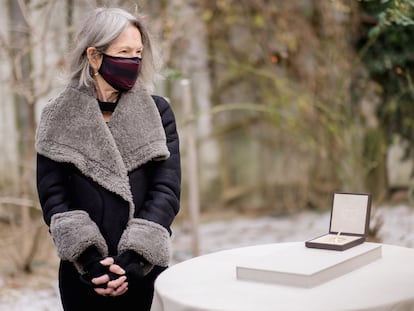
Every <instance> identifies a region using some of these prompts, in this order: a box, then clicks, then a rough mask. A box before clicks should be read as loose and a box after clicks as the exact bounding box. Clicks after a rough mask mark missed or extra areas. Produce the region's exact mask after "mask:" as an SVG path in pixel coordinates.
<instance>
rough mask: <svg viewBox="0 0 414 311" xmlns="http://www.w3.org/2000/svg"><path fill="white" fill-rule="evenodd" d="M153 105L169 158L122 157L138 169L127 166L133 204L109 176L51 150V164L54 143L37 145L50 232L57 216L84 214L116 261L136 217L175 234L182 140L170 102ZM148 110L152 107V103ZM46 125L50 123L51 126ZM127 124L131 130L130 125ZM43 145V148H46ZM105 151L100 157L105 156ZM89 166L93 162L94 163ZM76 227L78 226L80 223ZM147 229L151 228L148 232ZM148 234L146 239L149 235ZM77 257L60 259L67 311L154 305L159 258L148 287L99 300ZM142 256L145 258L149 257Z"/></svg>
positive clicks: (40, 185)
mask: <svg viewBox="0 0 414 311" xmlns="http://www.w3.org/2000/svg"><path fill="white" fill-rule="evenodd" d="M72 91H73V90H72ZM87 95H90V94H87ZM80 96H81V97H82V98H83V97H85V96H84V94H81V95H80ZM152 99H153V102H155V105H156V108H157V111H158V112H159V115H160V117H161V123H162V128H163V129H164V132H165V138H166V146H167V148H168V151H169V157H168V156H167V157H164V158H162V159H161V160H160V159H157V158H154V159H144V160H142V161H141V160H139V161H140V162H134V161H135V160H130V159H129V158H128V159H127V160H125V158H126V157H123V159H124V161H125V162H128V161H129V162H131V163H133V164H130V165H129V164H128V163H129V162H128V163H127V165H126V167H127V176H128V183H129V188H130V193H131V194H132V202H131V200H128V195H123V194H124V192H122V191H123V190H122V189H121V191H116V185H114V188H115V190H114V189H112V187H111V186H110V185H111V183H110V182H109V183H108V182H107V180H106V179H105V178H106V176H107V175H104V177H105V178H102V179H100V177H99V175H98V177H96V176H95V175H94V174H93V173H92V174H90V175H89V174H85V171H87V172H88V170H85V168H84V166H83V162H82V161H73V163H72V162H71V160H65V158H64V156H65V152H63V151H62V152H60V154H62V155H63V156H62V157H63V159H62V158H61V157H59V156H55V155H56V154H58V155H59V153H56V152H55V150H52V149H53V148H50V149H51V150H52V151H50V154H53V156H52V158H51V157H49V156H48V152H49V151H47V150H46V151H45V148H46V149H47V148H48V147H44V146H48V144H46V143H45V142H47V141H48V139H49V138H47V139H44V138H39V139H38V141H41V143H38V144H39V146H38V147H37V149H38V156H37V187H38V194H39V199H40V203H41V206H42V210H43V216H44V220H45V222H46V224H47V225H48V226H51V225H52V224H53V222H52V219H53V216H54V215H70V212H71V211H85V212H86V213H87V214H88V215H89V217H90V219H91V220H92V222H93V223H94V224H96V226H97V228H98V229H99V232H100V233H101V234H102V237H103V239H104V241H105V243H106V246H107V254H105V255H116V254H117V253H118V252H119V244H120V240H121V239H123V238H122V235H123V234H124V233H125V231H128V230H129V229H128V224H129V222H130V220H131V217H133V218H134V219H140V220H141V219H142V220H143V221H145V223H144V224H147V223H149V224H150V225H151V224H155V226H156V229H157V230H159V228H165V231H166V232H168V233H169V234H170V233H171V229H170V226H171V224H172V222H173V220H174V218H175V216H176V214H177V213H178V211H179V200H180V182H181V173H180V170H181V168H180V152H179V137H178V134H177V130H176V124H175V117H174V114H173V112H172V110H171V107H170V106H169V104H168V102H167V101H166V100H164V99H163V98H162V97H158V96H153V97H152ZM88 100H89V102H90V101H91V100H90V98H88ZM145 104H148V101H146V102H145ZM96 105H97V103H96ZM118 105H119V104H118ZM116 109H121V107H119V106H118V107H117V108H116ZM49 110H51V109H49ZM54 113H55V112H54ZM115 113H116V110H115ZM55 114H56V113H55ZM45 119H46V117H45ZM43 122H44V123H46V121H43ZM137 122H138V121H137ZM125 123H126V124H128V125H129V123H128V122H125ZM39 132H41V130H39ZM113 132H114V131H113ZM123 134H126V133H123ZM41 135H43V134H42V133H38V136H41ZM149 135H150V134H149ZM114 137H115V141H116V143H117V144H118V147H120V146H119V142H118V141H117V140H116V134H114ZM42 139H43V141H42ZM41 144H43V147H42V145H41ZM62 145H63V144H62ZM146 145H148V144H146ZM120 148H121V147H120ZM55 149H56V148H55ZM102 149H105V145H103V146H102ZM102 149H99V150H97V151H96V152H98V153H99V152H102ZM153 149H156V148H153ZM121 151H122V150H121ZM78 153H79V152H78V151H77V154H78ZM81 153H82V152H81ZM161 153H162V152H161ZM164 153H165V152H164ZM121 154H122V152H121ZM128 156H129V155H128ZM89 160H90V159H88V161H89ZM137 161H138V160H137ZM90 162H93V161H92V160H90ZM141 162H142V163H141ZM136 163H138V164H136ZM104 165H106V164H105V163H102V166H104ZM114 184H115V182H114ZM127 190H128V189H127ZM126 193H127V194H128V193H129V192H128V191H126ZM131 211H132V212H131ZM131 213H132V214H131ZM56 219H57V217H56ZM56 223H57V221H56ZM74 223H75V226H76V222H74ZM88 225H89V224H88ZM150 227H151V226H150ZM139 228H141V227H139ZM144 228H147V227H146V226H144ZM51 229H53V228H51ZM64 230H67V229H64ZM81 230H82V227H80V231H79V233H78V234H79V238H81V236H82V232H81ZM131 230H132V229H131ZM140 230H141V229H140ZM145 230H146V229H145ZM145 230H144V233H148V232H147V231H145ZM161 231H162V230H161ZM58 232H60V231H58ZM135 232H137V231H134V230H132V231H130V233H135ZM138 232H141V231H138ZM154 232H157V231H154ZM132 235H133V234H132ZM151 235H153V232H152V231H151V232H150V234H147V235H145V236H150V237H151ZM52 236H53V230H52ZM129 236H131V234H130V235H129ZM53 238H54V240H55V239H59V238H60V237H55V236H53ZM154 238H156V237H154ZM74 239H75V240H76V239H77V235H76V232H75V233H74ZM133 239H134V241H132V242H131V243H132V244H133V243H135V240H139V239H140V236H136V235H135V236H133ZM131 243H129V241H128V243H126V244H125V245H127V246H125V247H126V248H128V245H131ZM137 243H138V246H137V249H138V250H137V249H136V248H134V247H135V246H133V247H132V248H133V249H134V250H136V251H137V252H138V251H139V247H140V246H139V245H141V244H140V243H141V242H137ZM143 243H144V244H145V247H144V248H147V247H149V246H151V244H152V243H153V241H148V242H146V241H144V242H143ZM57 244H59V243H57ZM155 244H157V243H155ZM80 250H82V249H81V248H79V249H76V252H78V253H79V251H80ZM76 252H75V253H74V254H71V255H69V257H65V256H66V255H64V256H61V257H63V260H62V262H61V267H60V272H59V284H60V290H61V297H62V302H63V305H64V306H65V310H83V309H85V310H86V309H87V308H88V307H91V306H92V307H93V309H96V310H98V308H100V310H103V309H104V310H106V308H108V309H110V308H115V309H116V310H121V308H124V307H125V306H130V305H134V306H135V309H134V310H147V309H149V306H150V304H151V300H152V293H153V282H154V280H155V278H156V277H157V275H158V274H159V273H160V272H161V271H163V269H165V267H166V265H165V264H162V265H159V264H157V263H158V262H157V258H155V260H154V262H152V258H146V259H148V260H149V262H150V263H152V264H154V265H155V267H154V269H152V271H151V272H150V273H149V274H147V275H146V277H145V278H144V280H143V282H142V283H141V284H139V285H135V288H134V287H133V288H129V290H128V292H127V294H125V295H123V296H121V297H116V298H107V297H102V296H99V295H96V294H95V293H94V292H93V290H92V289H91V288H89V287H87V286H85V285H84V284H83V283H81V282H80V281H79V275H80V272H79V269H77V267H76V264H74V261H76V256H77V255H79V254H78V253H76ZM58 253H59V250H58ZM141 255H143V256H144V257H146V253H145V251H144V253H142V254H141ZM71 256H72V257H73V260H72V257H71ZM149 257H151V256H149ZM161 266H162V267H161ZM123 304H125V306H123ZM139 306H141V307H142V308H140V307H139ZM102 308H103V309H102ZM115 309H114V310H115ZM122 310H126V309H122Z"/></svg>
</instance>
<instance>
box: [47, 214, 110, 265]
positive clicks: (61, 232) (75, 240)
mask: <svg viewBox="0 0 414 311" xmlns="http://www.w3.org/2000/svg"><path fill="white" fill-rule="evenodd" d="M50 232H51V235H52V238H53V242H54V243H55V245H56V248H57V252H58V256H59V257H60V258H61V259H62V260H68V261H71V262H75V261H76V259H77V258H78V257H79V255H80V254H82V253H83V252H84V251H85V250H86V249H87V248H88V247H89V246H91V245H94V246H95V247H96V248H97V250H98V251H99V252H100V253H101V254H102V256H107V255H108V246H107V245H106V242H105V239H104V238H103V236H102V234H101V232H100V231H99V229H98V226H97V225H96V224H95V223H94V222H93V221H92V220H91V218H90V217H89V215H88V213H87V212H85V211H80V210H75V211H69V212H64V213H59V214H55V215H53V216H52V220H51V223H50Z"/></svg>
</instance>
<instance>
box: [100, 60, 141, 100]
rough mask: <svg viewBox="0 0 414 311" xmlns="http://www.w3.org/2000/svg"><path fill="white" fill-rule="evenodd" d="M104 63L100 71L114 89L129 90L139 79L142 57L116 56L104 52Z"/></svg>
mask: <svg viewBox="0 0 414 311" xmlns="http://www.w3.org/2000/svg"><path fill="white" fill-rule="evenodd" d="M102 56H103V58H102V64H101V67H100V68H99V70H98V72H99V74H100V75H101V76H102V78H104V79H105V81H106V82H108V83H109V84H110V85H111V86H112V87H113V88H114V89H116V90H118V91H120V92H126V91H129V90H130V89H131V88H132V87H133V86H134V84H135V82H136V81H137V78H138V75H139V72H140V69H141V60H142V59H141V58H140V57H116V56H110V55H107V54H104V53H102Z"/></svg>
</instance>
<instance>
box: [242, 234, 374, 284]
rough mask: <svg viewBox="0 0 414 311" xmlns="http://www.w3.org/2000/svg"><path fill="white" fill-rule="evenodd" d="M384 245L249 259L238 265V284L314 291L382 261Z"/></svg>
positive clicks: (293, 250) (299, 248)
mask: <svg viewBox="0 0 414 311" xmlns="http://www.w3.org/2000/svg"><path fill="white" fill-rule="evenodd" d="M381 253H382V252H381V245H379V244H374V243H368V242H365V243H363V244H360V245H357V246H355V247H352V248H350V249H347V250H345V251H342V252H332V251H329V250H324V249H316V248H307V247H305V245H303V244H302V245H301V244H296V245H294V247H290V249H289V252H284V251H283V249H275V251H274V252H269V253H268V254H266V255H261V256H253V255H252V256H249V258H245V259H244V260H243V261H242V262H240V263H239V264H237V265H236V276H237V279H239V280H248V281H256V282H264V283H276V284H279V285H288V286H296V287H305V288H309V287H314V286H317V285H320V284H322V283H325V282H327V281H330V280H332V279H334V278H336V277H339V276H341V275H344V274H346V273H349V272H351V271H353V270H355V269H358V268H360V267H362V266H364V265H367V264H369V263H371V262H373V261H375V260H377V259H379V258H381V256H382V254H381Z"/></svg>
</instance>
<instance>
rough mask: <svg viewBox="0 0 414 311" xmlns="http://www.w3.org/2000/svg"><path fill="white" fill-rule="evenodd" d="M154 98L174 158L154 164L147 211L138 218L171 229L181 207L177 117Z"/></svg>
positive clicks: (164, 101) (138, 214)
mask: <svg viewBox="0 0 414 311" xmlns="http://www.w3.org/2000/svg"><path fill="white" fill-rule="evenodd" d="M154 99H155V102H156V104H157V107H158V110H159V112H160V115H161V119H162V123H163V127H164V130H165V134H166V138H167V147H168V150H169V151H170V157H169V158H168V159H167V160H163V161H154V162H153V163H152V165H153V174H152V176H153V178H152V182H151V184H150V189H149V191H148V195H147V199H146V201H145V203H144V206H143V208H141V209H138V210H137V213H136V215H135V217H136V218H144V219H146V220H149V221H153V222H155V223H158V224H160V225H162V226H163V227H165V228H166V229H167V230H170V229H169V228H170V226H171V224H172V222H173V220H174V218H175V216H176V215H177V213H178V211H179V208H180V193H181V162H180V161H181V160H180V145H179V137H178V132H177V128H176V122H175V116H174V113H173V111H172V109H171V107H170V105H169V104H168V102H167V101H166V100H165V99H164V98H162V97H159V96H154Z"/></svg>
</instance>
